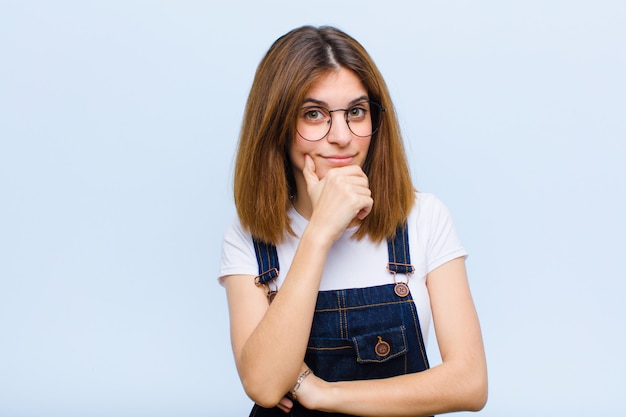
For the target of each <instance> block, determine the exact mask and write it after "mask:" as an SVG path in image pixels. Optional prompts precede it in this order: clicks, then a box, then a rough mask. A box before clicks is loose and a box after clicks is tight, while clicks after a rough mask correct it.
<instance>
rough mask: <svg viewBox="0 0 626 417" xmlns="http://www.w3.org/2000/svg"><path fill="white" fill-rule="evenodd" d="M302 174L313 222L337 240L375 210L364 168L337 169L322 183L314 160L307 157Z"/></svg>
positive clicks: (327, 174)
mask: <svg viewBox="0 0 626 417" xmlns="http://www.w3.org/2000/svg"><path fill="white" fill-rule="evenodd" d="M302 174H303V176H304V180H305V181H306V185H307V192H308V194H309V198H310V200H311V206H312V210H313V212H312V214H311V219H310V222H311V223H314V222H318V225H319V226H322V227H323V228H324V230H327V232H328V233H329V236H330V238H331V239H332V240H333V241H334V240H337V239H338V238H339V236H341V234H342V233H343V231H344V230H345V229H346V227H348V226H349V225H350V223H352V221H354V220H355V219H358V220H363V219H364V218H365V217H367V215H368V214H369V213H370V211H371V210H372V205H373V204H374V200H373V199H372V197H371V195H372V192H371V191H370V189H369V180H368V179H367V176H366V175H365V173H364V172H363V170H362V169H361V167H359V166H356V165H349V166H343V167H339V168H333V169H331V170H329V171H328V172H327V173H326V175H325V176H324V178H322V179H321V180H320V179H319V178H318V176H317V174H316V173H315V163H314V162H313V159H312V158H311V157H310V156H309V155H305V161H304V168H303V170H302Z"/></svg>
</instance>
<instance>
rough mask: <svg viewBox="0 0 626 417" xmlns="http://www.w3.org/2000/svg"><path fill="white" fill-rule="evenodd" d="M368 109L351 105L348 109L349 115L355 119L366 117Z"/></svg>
mask: <svg viewBox="0 0 626 417" xmlns="http://www.w3.org/2000/svg"><path fill="white" fill-rule="evenodd" d="M366 114H367V110H366V109H365V108H363V107H351V108H350V109H349V110H348V117H349V118H350V119H353V120H359V119H362V118H364V117H365V115H366Z"/></svg>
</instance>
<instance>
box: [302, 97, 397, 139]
mask: <svg viewBox="0 0 626 417" xmlns="http://www.w3.org/2000/svg"><path fill="white" fill-rule="evenodd" d="M341 111H342V112H344V118H345V120H346V124H347V125H348V129H350V132H352V134H354V135H355V136H358V137H361V138H366V137H369V136H372V135H373V134H374V133H376V132H377V131H378V129H379V128H380V125H381V124H382V114H383V113H384V112H385V111H386V110H385V108H384V107H382V106H381V105H380V104H378V103H375V102H373V101H362V102H359V103H357V104H355V105H354V106H352V107H350V108H348V109H335V110H329V109H327V108H325V107H321V106H305V107H303V108H302V109H301V111H300V114H299V116H298V123H297V127H296V130H297V131H298V134H299V135H300V136H301V137H302V139H305V140H308V141H310V142H317V141H319V140H322V139H324V138H325V137H326V135H328V133H329V132H330V128H331V127H332V125H333V117H332V114H333V113H335V112H341Z"/></svg>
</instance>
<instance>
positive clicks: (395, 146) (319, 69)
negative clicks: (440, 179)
mask: <svg viewBox="0 0 626 417" xmlns="http://www.w3.org/2000/svg"><path fill="white" fill-rule="evenodd" d="M341 67H342V68H346V69H349V70H351V71H353V72H354V73H355V74H356V75H357V77H359V79H360V80H361V82H362V83H363V85H364V87H365V89H366V90H367V93H368V96H369V99H370V100H372V101H375V102H377V103H379V104H380V105H382V106H383V107H384V108H385V109H386V111H385V112H383V113H382V115H381V117H382V119H383V120H382V124H381V127H380V129H379V130H378V131H377V132H376V133H375V134H374V135H373V137H372V139H371V142H370V147H369V150H368V154H367V158H366V160H365V163H364V166H363V171H364V173H365V174H366V175H367V177H368V179H369V185H370V190H371V192H372V198H373V200H374V205H373V207H372V211H371V212H370V213H369V215H368V216H367V217H366V218H365V219H364V220H363V222H362V223H361V225H360V226H359V229H358V230H357V232H356V233H355V238H357V239H362V238H363V237H365V236H368V237H369V238H370V239H371V240H373V241H375V242H380V241H382V240H384V239H386V238H389V237H391V236H393V235H394V233H395V230H396V227H397V226H398V225H399V224H401V223H402V222H404V221H406V219H407V217H408V215H409V212H410V211H411V208H412V207H413V204H414V199H415V189H414V187H413V184H412V181H411V176H410V172H409V167H408V163H407V158H406V153H405V151H404V146H403V142H402V137H401V134H400V128H399V125H398V120H397V118H396V114H395V110H394V108H393V104H392V102H391V97H390V95H389V91H388V89H387V86H386V84H385V81H384V79H383V77H382V75H381V74H380V72H379V71H378V69H377V67H376V65H375V64H374V62H373V61H372V59H371V58H370V56H369V54H368V53H367V51H366V50H365V49H364V48H363V46H362V45H361V44H360V43H358V42H357V41H356V40H355V39H353V38H352V37H350V36H349V35H347V34H346V33H344V32H342V31H340V30H338V29H336V28H333V27H328V26H322V27H319V28H318V27H313V26H303V27H300V28H297V29H294V30H292V31H290V32H288V33H287V34H285V35H283V36H281V37H280V38H278V39H277V40H276V41H275V42H274V44H273V45H272V46H271V47H270V49H269V50H268V52H267V53H266V55H265V56H264V58H263V59H262V60H261V62H260V64H259V66H258V68H257V71H256V74H255V78H254V81H253V84H252V88H251V90H250V94H249V96H248V101H247V103H246V108H245V112H244V117H243V122H242V127H241V133H240V137H239V145H238V150H237V157H236V161H235V173H234V198H235V206H236V208H237V214H238V216H239V219H240V221H241V224H242V226H243V227H244V228H245V229H246V230H249V231H250V233H251V234H252V235H253V236H255V237H256V238H258V239H261V240H264V241H266V242H268V243H273V244H277V243H279V242H280V241H281V240H282V239H283V238H284V237H285V234H286V233H290V234H293V230H292V228H291V226H290V224H289V218H288V215H287V213H288V210H289V208H290V206H291V198H290V197H293V196H295V194H296V192H297V190H296V184H295V179H294V174H293V170H292V166H291V162H290V160H289V155H288V150H289V147H290V146H291V143H292V141H293V140H294V138H295V134H296V121H297V112H298V110H299V108H300V106H301V104H302V102H303V101H304V99H305V95H306V93H307V92H308V90H309V89H310V88H311V86H312V85H313V84H314V83H315V82H316V81H317V80H318V79H319V78H320V77H321V76H323V75H325V74H327V73H328V72H329V71H336V70H338V69H339V68H341Z"/></svg>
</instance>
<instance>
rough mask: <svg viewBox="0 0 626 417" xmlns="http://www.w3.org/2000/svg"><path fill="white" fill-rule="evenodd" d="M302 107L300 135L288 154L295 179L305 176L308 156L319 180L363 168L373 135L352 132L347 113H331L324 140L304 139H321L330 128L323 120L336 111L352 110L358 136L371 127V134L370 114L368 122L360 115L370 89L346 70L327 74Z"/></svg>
mask: <svg viewBox="0 0 626 417" xmlns="http://www.w3.org/2000/svg"><path fill="white" fill-rule="evenodd" d="M300 107H301V110H299V112H298V121H297V125H296V126H297V130H298V132H300V133H296V135H295V138H294V140H293V144H292V146H291V147H290V151H289V156H290V158H291V164H292V165H293V169H294V175H295V176H296V178H299V177H301V176H302V169H303V167H304V156H305V155H309V156H311V158H313V162H314V163H315V172H316V174H317V176H318V177H319V178H320V179H322V178H323V177H324V175H326V172H328V170H330V169H332V168H337V167H341V166H345V165H358V166H361V167H362V166H363V163H364V162H365V158H366V156H367V150H368V149H369V145H370V141H371V135H370V136H366V137H361V136H357V135H355V134H354V133H352V131H351V130H350V128H348V124H347V123H346V113H345V112H344V111H342V110H339V111H335V112H331V113H330V117H331V118H332V123H331V125H330V130H329V131H328V134H327V135H326V136H324V137H323V138H322V139H321V140H317V141H314V142H313V141H310V140H306V139H304V138H303V137H302V136H305V137H308V138H309V139H319V137H320V136H322V135H323V134H324V132H325V131H326V129H327V128H328V124H327V123H326V122H325V121H322V120H323V119H324V118H325V117H326V116H328V114H329V113H327V110H331V111H332V110H335V109H351V110H350V113H349V117H350V118H351V119H353V122H351V126H352V129H353V130H354V131H356V132H357V133H359V132H360V130H359V129H365V130H367V129H368V128H369V129H370V131H371V120H370V118H369V112H367V118H366V119H363V120H359V113H360V112H362V108H365V109H367V108H368V107H369V103H368V96H367V90H366V89H365V87H364V86H363V84H362V83H361V81H360V80H359V78H358V77H357V76H356V74H355V73H354V72H352V71H350V70H348V69H345V68H340V69H339V70H338V71H331V72H328V73H327V74H326V75H324V76H322V77H321V78H320V79H319V80H318V81H317V82H316V83H315V84H313V86H312V87H311V89H310V90H309V91H308V92H307V94H306V98H305V100H304V102H303V103H302V104H301V106H300ZM363 113H364V114H365V112H363ZM368 126H369V127H368ZM317 132H321V133H317ZM298 182H300V181H298Z"/></svg>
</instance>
